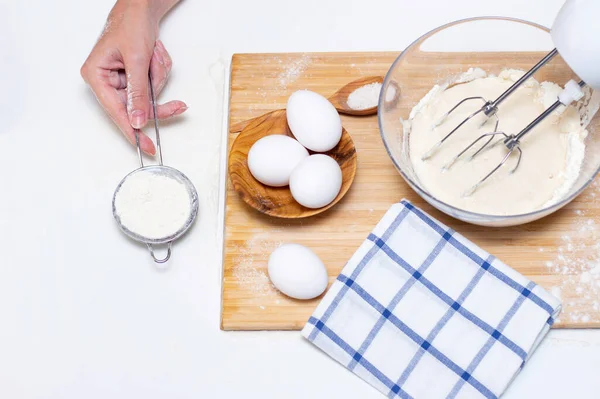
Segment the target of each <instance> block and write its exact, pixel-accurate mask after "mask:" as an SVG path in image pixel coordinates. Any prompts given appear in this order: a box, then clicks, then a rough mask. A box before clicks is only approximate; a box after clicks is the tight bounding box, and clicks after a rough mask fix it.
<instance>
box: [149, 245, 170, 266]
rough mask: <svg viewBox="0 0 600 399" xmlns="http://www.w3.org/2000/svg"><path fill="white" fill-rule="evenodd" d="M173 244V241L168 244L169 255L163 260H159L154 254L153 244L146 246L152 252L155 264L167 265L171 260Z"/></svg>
mask: <svg viewBox="0 0 600 399" xmlns="http://www.w3.org/2000/svg"><path fill="white" fill-rule="evenodd" d="M172 243H173V241H169V242H168V243H167V255H165V257H164V258H163V259H157V258H156V255H155V254H154V247H153V246H152V244H146V246H147V247H148V249H149V250H150V255H151V256H152V259H154V262H156V263H166V262H167V261H168V260H169V258H170V257H171V244H172Z"/></svg>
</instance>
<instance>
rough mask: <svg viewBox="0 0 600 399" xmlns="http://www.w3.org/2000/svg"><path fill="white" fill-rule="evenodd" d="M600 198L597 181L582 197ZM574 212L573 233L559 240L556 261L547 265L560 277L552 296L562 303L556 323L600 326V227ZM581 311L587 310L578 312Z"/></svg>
mask: <svg viewBox="0 0 600 399" xmlns="http://www.w3.org/2000/svg"><path fill="white" fill-rule="evenodd" d="M598 194H600V182H599V181H595V182H594V183H592V184H591V185H590V186H589V188H588V190H587V191H586V192H585V193H584V194H582V197H587V198H588V199H589V202H596V201H597V198H598ZM586 202H588V201H582V203H586ZM573 212H574V214H575V215H576V216H577V219H576V221H575V222H573V225H572V226H570V227H569V228H565V230H566V231H570V233H568V234H564V235H563V236H562V237H561V238H560V243H559V245H558V247H557V248H556V255H555V258H554V259H553V260H550V261H547V262H546V267H547V268H548V269H549V271H551V272H552V273H553V274H557V275H560V276H561V282H560V283H559V284H558V285H556V286H553V287H550V291H551V292H552V294H553V295H555V296H556V297H558V298H561V297H562V298H561V299H562V301H563V311H562V313H561V316H560V318H559V319H558V320H557V321H565V322H570V323H589V322H600V225H599V224H597V223H596V222H595V221H594V219H593V218H592V217H591V216H587V215H586V211H585V210H584V209H575V210H574V211H573ZM540 250H541V251H542V250H543V249H542V248H540ZM567 293H568V294H567ZM581 308H584V309H586V310H584V311H581V310H578V309H581Z"/></svg>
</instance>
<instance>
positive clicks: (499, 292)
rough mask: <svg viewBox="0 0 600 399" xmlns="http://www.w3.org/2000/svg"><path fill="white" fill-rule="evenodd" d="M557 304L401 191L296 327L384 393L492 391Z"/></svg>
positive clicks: (492, 394)
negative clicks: (401, 195)
mask: <svg viewBox="0 0 600 399" xmlns="http://www.w3.org/2000/svg"><path fill="white" fill-rule="evenodd" d="M560 307H561V306H560V302H559V301H558V300H557V299H556V298H554V297H553V296H552V295H550V294H549V293H548V292H546V291H545V290H544V289H543V288H541V287H540V286H538V285H536V284H535V283H533V282H531V281H530V280H528V279H527V278H525V277H524V276H522V275H521V274H519V273H517V272H516V271H515V270H513V269H511V268H510V267H508V266H506V265H505V264H504V263H502V262H500V261H499V260H498V259H496V258H494V257H493V256H492V255H490V254H488V253H486V252H485V251H483V250H482V249H481V248H479V247H477V246H476V245H475V244H473V243H472V242H470V241H469V240H467V239H466V238H464V237H463V236H461V235H460V234H458V233H456V232H455V231H453V230H452V229H450V228H448V227H447V226H444V225H443V224H441V223H440V222H438V221H436V220H435V219H433V218H432V217H431V216H428V215H427V214H426V213H425V212H423V211H422V210H420V209H418V208H416V207H415V206H413V205H412V204H411V203H410V202H408V201H406V200H403V201H402V202H400V203H399V204H396V205H394V206H392V207H391V209H390V210H389V211H388V212H387V213H386V215H385V216H384V217H383V219H382V220H381V221H380V222H379V224H378V225H377V226H376V227H375V229H374V230H373V231H372V233H371V234H369V236H368V238H367V239H366V240H365V242H364V243H363V244H362V245H361V246H360V247H359V248H358V250H357V251H356V253H355V254H354V255H353V256H352V258H351V259H350V260H349V262H348V264H347V265H346V266H345V267H344V269H343V270H342V273H341V274H340V275H339V276H338V278H337V280H336V281H335V282H334V284H333V285H332V286H331V288H330V289H329V292H328V293H327V294H326V295H325V297H324V298H323V300H322V301H321V303H320V304H319V306H318V307H317V309H316V310H315V312H314V314H313V315H312V317H311V318H310V319H309V321H308V323H307V324H306V326H305V327H304V329H303V331H302V334H303V335H304V336H305V337H306V338H307V339H308V340H310V341H311V342H312V343H313V344H315V345H316V346H317V347H319V348H320V349H322V350H323V351H324V352H325V353H327V354H328V355H329V356H331V357H332V358H334V359H335V360H337V361H338V362H340V363H342V364H343V365H344V366H346V367H347V368H348V369H349V370H351V371H352V372H354V373H355V374H356V375H358V376H359V377H361V378H363V379H364V380H366V381H367V382H369V383H370V384H371V385H373V386H374V387H375V388H377V389H378V390H380V391H381V392H383V393H384V394H385V395H387V396H388V397H389V398H395V397H400V398H416V399H423V398H481V397H484V398H497V397H499V396H500V395H501V394H502V393H503V392H504V390H505V389H506V388H507V386H508V385H509V384H510V382H511V381H512V380H513V378H514V377H515V376H516V375H517V374H518V372H519V371H520V370H521V368H522V367H523V365H524V364H525V362H526V361H527V359H529V357H530V356H531V354H532V353H533V351H534V350H535V348H536V347H537V345H538V344H539V343H540V341H541V340H542V339H543V337H544V336H545V335H546V333H547V332H548V330H549V329H550V326H551V325H552V323H553V322H554V319H555V318H556V316H557V315H558V313H559V312H560Z"/></svg>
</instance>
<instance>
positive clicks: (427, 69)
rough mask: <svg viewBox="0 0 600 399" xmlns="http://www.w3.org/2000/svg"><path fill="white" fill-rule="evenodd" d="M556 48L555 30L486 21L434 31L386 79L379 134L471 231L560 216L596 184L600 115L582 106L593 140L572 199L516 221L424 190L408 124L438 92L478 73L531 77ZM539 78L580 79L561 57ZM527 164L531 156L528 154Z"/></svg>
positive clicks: (401, 165) (398, 161)
mask: <svg viewBox="0 0 600 399" xmlns="http://www.w3.org/2000/svg"><path fill="white" fill-rule="evenodd" d="M553 48H554V46H553V44H552V40H551V37H550V33H549V29H547V28H545V27H543V26H540V25H537V24H534V23H532V22H527V21H522V20H517V19H511V18H504V17H480V18H471V19H465V20H461V21H456V22H453V23H450V24H447V25H444V26H441V27H439V28H437V29H434V30H433V31H431V32H429V33H427V34H425V35H424V36H422V37H421V38H419V39H418V40H417V41H415V42H414V43H412V44H411V45H410V46H409V47H408V48H407V49H406V50H404V52H402V54H401V55H400V56H399V57H398V58H397V59H396V61H394V63H393V64H392V67H391V68H390V70H389V72H388V73H387V75H386V77H385V81H384V83H383V88H382V90H381V94H380V98H379V115H378V117H379V129H380V132H381V136H382V138H383V143H384V145H385V148H386V150H387V152H388V154H389V156H390V158H391V159H392V161H393V163H394V165H395V167H396V169H397V170H398V171H399V172H400V174H401V175H402V177H403V178H404V180H406V182H407V183H408V184H409V185H410V187H412V188H413V190H415V191H416V192H417V193H418V194H419V195H420V196H421V197H422V198H423V199H424V200H425V201H427V202H428V203H430V204H431V205H432V206H434V207H436V208H437V209H439V210H440V211H442V212H444V213H446V214H448V215H450V216H452V217H454V218H457V219H460V220H463V221H465V222H468V223H473V224H478V225H484V226H513V225H518V224H523V223H528V222H531V221H534V220H536V219H539V218H542V217H544V216H546V215H549V214H550V213H552V212H555V211H556V210H558V209H560V208H562V207H563V206H565V205H566V204H568V203H569V202H570V201H572V200H573V199H574V198H575V197H576V196H577V195H579V194H580V193H581V192H582V191H583V190H584V189H585V188H586V187H587V186H588V185H589V184H590V183H591V182H592V181H593V179H594V177H595V176H596V174H597V173H598V172H599V171H600V135H598V134H596V130H598V127H599V125H600V117H599V116H598V114H600V113H594V112H593V111H591V110H590V109H589V108H592V107H588V104H584V103H580V104H579V105H580V108H581V110H582V111H581V113H582V114H583V113H584V112H587V113H588V115H587V116H588V122H589V125H588V127H587V129H588V131H589V134H588V136H587V138H586V150H585V158H584V161H583V165H582V169H581V173H580V175H579V177H578V179H577V181H576V182H575V184H574V185H573V186H572V188H571V189H570V190H569V192H568V193H567V195H566V196H565V197H564V198H563V199H562V200H561V201H559V202H557V203H555V204H554V205H551V206H548V207H545V208H543V209H539V210H536V211H534V212H530V213H525V214H520V215H509V216H498V215H486V214H480V213H474V212H469V211H466V210H464V209H459V208H456V207H454V206H452V205H449V204H447V203H445V202H443V201H440V200H439V199H437V198H435V196H433V195H432V194H430V193H429V192H428V191H427V190H426V189H425V188H424V187H423V186H422V185H421V184H420V182H419V180H418V178H417V177H416V175H415V173H414V170H413V167H412V163H411V160H410V153H409V140H408V136H409V135H410V133H408V134H405V132H404V127H403V124H402V122H401V120H408V119H409V114H410V111H411V110H412V108H413V107H414V106H415V105H416V104H418V102H419V101H420V100H421V98H423V97H424V96H425V95H426V94H427V92H429V90H430V89H431V88H432V87H433V86H434V85H436V84H443V83H445V82H451V81H453V80H454V79H455V78H456V77H457V76H459V75H460V74H462V73H463V72H466V71H467V70H468V69H469V68H470V67H479V68H482V69H484V70H485V71H486V72H488V73H493V74H498V73H499V72H501V71H502V70H503V69H506V68H516V69H522V70H529V69H530V67H531V66H533V65H535V64H536V63H537V62H538V61H539V60H540V59H542V58H543V57H544V56H545V55H546V54H547V53H548V52H549V51H551V50H552V49H553ZM534 77H535V78H536V79H538V80H539V81H544V80H547V81H551V82H556V83H558V84H560V85H561V86H562V85H564V83H566V82H567V81H568V80H569V79H577V78H576V75H575V74H574V73H573V71H572V70H571V69H570V68H569V67H568V65H567V64H566V63H565V62H564V61H563V60H562V58H561V57H560V56H557V57H555V58H554V59H553V60H552V61H551V62H550V63H548V64H547V65H546V66H545V67H543V68H542V69H541V70H540V71H538V72H537V73H536V74H535V75H534ZM587 90H589V89H587ZM596 94H597V93H596ZM488 100H493V99H488ZM500 107H502V105H500ZM586 107H587V108H586ZM510 133H518V132H510ZM524 156H527V153H526V149H524Z"/></svg>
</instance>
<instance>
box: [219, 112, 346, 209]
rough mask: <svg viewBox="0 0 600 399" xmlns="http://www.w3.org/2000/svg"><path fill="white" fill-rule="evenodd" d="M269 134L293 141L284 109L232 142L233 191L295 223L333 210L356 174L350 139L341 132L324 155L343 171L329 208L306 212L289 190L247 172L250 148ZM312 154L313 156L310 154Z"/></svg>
mask: <svg viewBox="0 0 600 399" xmlns="http://www.w3.org/2000/svg"><path fill="white" fill-rule="evenodd" d="M272 134H283V135H286V136H289V137H294V135H293V134H292V131H291V130H290V128H289V126H288V124H287V118H286V112H285V110H284V109H282V110H277V111H273V112H269V113H268V114H265V115H263V116H261V117H259V118H256V119H253V120H252V122H251V123H250V124H249V125H248V126H246V127H245V128H244V129H243V130H242V131H241V133H240V134H239V135H238V136H237V137H236V138H235V140H234V141H233V145H232V146H231V149H230V150H229V159H228V170H229V178H230V180H231V183H232V184H233V188H234V190H235V191H236V192H237V193H238V194H239V196H240V197H241V198H242V199H243V200H244V202H245V203H246V204H248V205H249V206H250V207H252V208H254V209H256V210H257V211H259V212H262V213H264V214H267V215H269V216H274V217H279V218H285V219H298V218H305V217H309V216H313V215H316V214H319V213H321V212H325V211H326V210H328V209H330V208H331V207H333V206H335V205H336V204H337V203H338V202H339V201H340V200H341V199H342V198H343V197H344V195H346V193H347V192H348V190H349V189H350V186H351V185H352V182H353V181H354V176H355V174H356V147H355V146H354V142H353V141H352V138H351V137H350V135H349V134H348V132H347V131H346V129H344V128H342V137H341V139H340V142H339V143H338V144H337V145H336V146H335V147H334V148H333V149H332V150H330V151H328V152H326V153H325V155H329V156H330V157H332V158H333V159H335V160H336V161H337V163H338V165H340V169H341V170H342V187H341V189H340V192H339V193H338V195H337V196H336V198H335V199H334V200H333V202H331V203H330V204H329V205H327V206H324V207H322V208H318V209H310V208H306V207H304V206H302V205H300V204H299V203H297V202H296V200H294V198H293V197H292V193H291V191H290V188H289V187H288V186H286V187H269V186H265V185H264V184H262V183H261V182H259V181H258V180H256V179H255V178H254V176H252V173H250V170H249V169H248V153H249V152H250V148H251V147H252V146H253V145H254V143H256V142H257V141H258V140H260V139H261V138H263V137H266V136H269V135H272ZM311 154H312V152H311Z"/></svg>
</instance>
